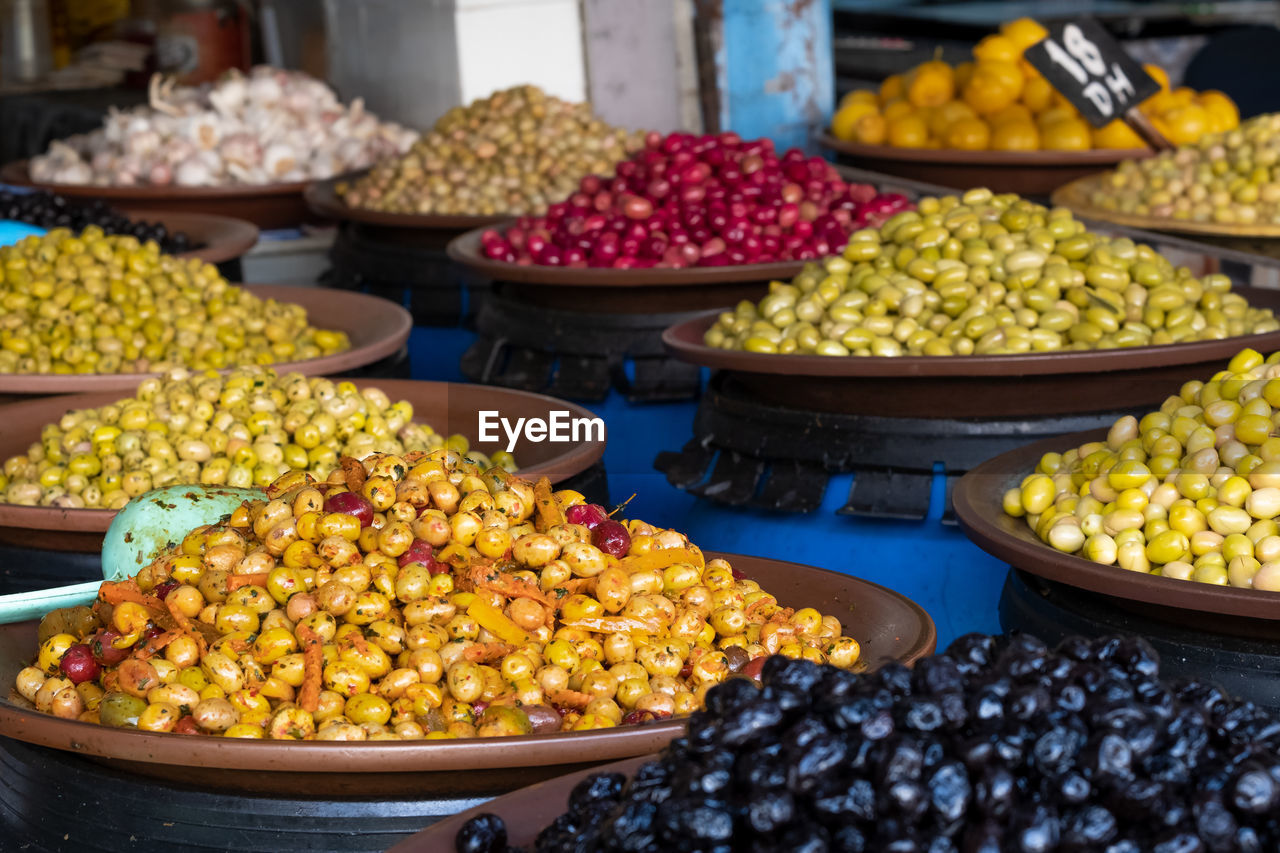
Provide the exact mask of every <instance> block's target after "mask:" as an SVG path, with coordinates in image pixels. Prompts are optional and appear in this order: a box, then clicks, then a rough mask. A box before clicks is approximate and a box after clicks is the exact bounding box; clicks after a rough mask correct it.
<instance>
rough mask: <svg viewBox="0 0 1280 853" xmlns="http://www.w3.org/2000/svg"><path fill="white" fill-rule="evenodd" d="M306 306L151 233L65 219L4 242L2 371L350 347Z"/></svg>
mask: <svg viewBox="0 0 1280 853" xmlns="http://www.w3.org/2000/svg"><path fill="white" fill-rule="evenodd" d="M350 346H351V343H350V341H348V340H347V336H346V334H344V333H343V332H335V331H326V330H323V329H316V328H313V327H312V326H310V325H308V324H307V312H306V309H304V308H303V307H302V306H300V305H293V304H290V303H287V302H277V301H276V300H274V299H266V300H264V299H260V298H258V297H257V296H254V295H253V294H252V293H250V292H249V291H247V290H244V289H242V288H239V287H234V286H232V285H230V284H228V283H227V282H226V280H225V279H224V278H223V277H222V276H221V275H219V273H218V270H217V268H216V267H214V266H213V265H212V264H208V263H205V262H204V261H201V260H199V259H196V258H192V259H181V258H176V257H173V256H172V255H166V254H163V253H162V252H161V251H160V247H159V246H158V245H157V244H156V243H154V242H151V241H148V242H146V243H140V242H139V241H138V239H137V238H136V237H131V236H116V235H111V236H108V235H106V234H104V233H103V231H102V229H101V228H98V227H97V226H92V227H90V228H86V229H85V230H84V231H83V232H82V233H81V234H79V235H74V234H72V233H71V232H70V231H68V230H66V229H63V228H59V229H55V230H53V231H50V232H49V233H47V234H45V235H43V236H40V237H27V238H25V239H23V240H21V241H19V242H18V243H15V244H13V245H11V246H4V247H0V373H56V374H71V373H148V372H156V373H159V372H163V371H165V370H169V369H171V368H175V367H190V368H193V369H198V370H204V369H206V368H214V369H219V368H224V367H231V366H234V365H239V364H274V363H277V362H285V361H302V360H305V359H309V358H319V357H320V356H324V355H330V354H332V353H336V352H341V351H343V350H346V349H349V348H350Z"/></svg>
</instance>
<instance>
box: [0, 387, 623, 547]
mask: <svg viewBox="0 0 1280 853" xmlns="http://www.w3.org/2000/svg"><path fill="white" fill-rule="evenodd" d="M354 381H355V384H356V385H357V386H358V387H361V388H381V389H382V390H383V391H385V392H386V394H387V396H388V397H390V398H391V399H392V400H408V401H409V402H410V403H412V404H413V410H414V412H413V419H414V420H415V421H416V422H418V423H423V424H427V425H429V426H430V427H431V428H432V429H434V430H435V431H436V432H437V433H440V434H441V435H445V436H447V435H452V434H453V433H461V434H462V435H465V436H466V437H467V440H468V441H470V442H471V446H472V447H474V448H475V449H476V450H479V451H480V452H482V453H492V452H493V451H495V450H502V449H504V448H505V445H506V441H505V440H503V441H502V442H481V441H479V440H478V439H477V435H478V428H477V418H478V416H477V414H476V413H477V412H479V411H481V410H488V411H497V412H499V413H501V416H502V417H505V418H508V419H513V420H512V422H513V423H514V418H535V417H536V418H542V419H544V420H545V419H547V418H548V417H549V413H550V412H552V411H566V412H568V413H569V415H568V416H569V417H571V418H591V417H595V416H594V415H593V414H592V413H591V412H589V411H587V410H586V409H584V408H582V407H581V406H578V405H575V404H573V403H567V402H565V401H563V400H557V399H555V398H554V397H546V396H543V395H542V394H530V393H528V392H525V391H515V390H511V389H507V388H493V387H489V386H486V385H463V384H459V383H454V382H416V381H414V380H410V379H357V380H354ZM130 393H132V392H128V393H125V394H121V393H118V392H105V393H97V394H74V395H67V396H62V397H41V398H39V399H36V400H29V401H26V402H22V403H14V404H12V405H9V406H5V407H4V419H5V420H4V424H5V425H4V429H3V430H0V461H3V460H5V459H8V458H9V457H10V456H14V455H16V454H19V453H25V452H26V450H27V448H28V447H29V446H30V445H31V444H32V442H37V441H39V440H40V431H41V429H42V428H43V427H44V425H45V424H48V423H52V422H54V421H57V420H58V418H59V417H61V416H62V415H63V414H64V413H65V412H67V411H70V410H72V409H85V408H94V407H97V406H103V405H107V404H109V403H114V402H115V401H116V400H119V399H121V397H124V396H129V394H130ZM499 429H500V428H499ZM604 447H605V443H604V442H603V441H575V442H566V443H552V442H538V443H536V444H535V443H534V442H531V441H529V440H528V439H526V438H524V437H523V436H521V438H520V440H519V442H518V443H517V444H516V449H515V451H514V453H515V457H516V461H517V462H518V463H519V464H520V465H521V466H522V467H521V469H520V474H521V476H524V477H527V478H530V479H534V480H536V479H537V478H538V477H547V478H549V479H550V480H551V481H552V482H553V483H558V482H561V481H563V480H567V479H568V478H570V477H572V476H574V475H575V474H579V473H581V472H583V471H585V470H586V469H588V468H590V467H591V466H592V465H594V464H595V463H596V462H597V461H598V460H599V459H600V457H601V456H603V455H604ZM115 514H116V513H115V511H114V510H109V509H64V508H60V507H43V506H17V505H16V504H7V503H0V528H5V527H10V528H25V529H34V530H62V531H69V532H70V531H74V532H82V533H105V532H106V530H107V527H109V526H110V524H111V519H112V518H114V517H115ZM3 538H4V537H3V536H2V535H0V540H3Z"/></svg>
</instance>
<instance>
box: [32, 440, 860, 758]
mask: <svg viewBox="0 0 1280 853" xmlns="http://www.w3.org/2000/svg"><path fill="white" fill-rule="evenodd" d="M340 463H341V464H340V465H339V467H338V468H337V469H336V470H335V471H334V472H333V473H331V474H330V475H329V476H328V477H327V478H326V479H325V480H323V481H317V480H316V479H315V477H313V476H312V475H311V474H309V473H307V472H304V471H294V472H290V473H288V474H286V475H284V476H283V477H281V478H280V479H278V480H276V481H275V482H274V483H273V484H272V485H271V486H270V487H268V489H267V497H266V498H265V499H264V500H259V501H250V502H246V503H244V504H242V505H241V506H240V508H238V509H237V510H236V511H235V512H233V513H232V514H231V515H229V516H226V517H225V518H223V519H222V520H221V521H220V522H219V523H217V524H213V525H209V526H206V527H202V528H198V529H196V530H193V531H191V532H190V533H188V534H187V535H186V536H184V537H183V538H182V540H181V542H180V544H178V545H177V546H174V547H172V548H170V549H169V550H168V551H167V552H165V553H164V554H162V555H160V556H159V557H158V558H157V559H155V560H154V561H153V562H152V563H151V564H149V565H147V566H146V567H144V568H143V569H142V570H141V571H139V572H138V574H137V575H136V576H135V577H133V578H129V579H128V580H124V581H119V582H106V583H103V584H102V586H101V588H100V591H99V594H98V599H97V601H96V602H95V604H94V606H93V608H92V610H91V611H90V612H89V613H88V615H87V616H86V615H85V614H83V613H81V614H64V615H59V614H51V615H50V616H49V617H47V622H48V624H49V626H50V627H49V629H48V630H46V631H45V632H42V637H43V640H42V643H41V645H40V648H39V649H38V652H37V655H36V657H35V659H34V661H33V664H32V666H29V667H27V668H25V669H23V670H22V671H21V672H20V673H19V674H18V676H17V679H16V683H15V687H16V689H17V692H18V693H19V694H20V695H21V696H23V697H24V698H26V699H27V700H28V701H30V702H32V703H33V704H35V705H36V707H37V708H39V709H40V710H42V711H47V712H49V713H55V714H58V715H60V716H65V717H70V718H75V719H80V720H83V721H87V722H96V723H100V724H103V725H112V726H121V727H132V728H137V729H140V730H144V731H157V732H178V733H193V734H194V733H203V734H209V735H222V736H225V737H243V738H271V739H294V740H416V739H423V738H426V739H443V738H468V737H488V736H503V735H527V734H533V733H543V732H553V731H578V730H587V729H600V728H609V727H613V726H617V725H622V724H627V723H636V722H643V721H648V720H654V719H665V718H668V717H671V716H676V715H685V714H689V713H691V712H693V711H694V710H697V709H699V708H701V707H702V705H703V699H704V697H705V695H706V692H707V690H708V689H710V688H711V687H712V686H713V685H715V684H718V683H720V682H722V681H724V680H725V679H727V678H729V677H731V676H732V675H734V674H735V673H738V672H740V671H744V670H750V669H751V667H752V662H753V661H755V660H758V659H761V658H763V657H765V656H768V655H771V654H782V655H787V656H790V657H794V658H805V659H808V660H813V661H819V662H828V663H832V664H835V665H837V666H840V667H844V668H854V667H856V666H858V665H859V663H860V661H859V656H860V647H859V645H858V642H857V641H856V640H854V639H853V638H851V637H848V636H844V635H843V631H844V628H843V626H842V625H841V624H840V621H839V620H838V619H837V618H836V617H835V616H832V615H823V614H821V613H819V612H818V611H817V610H814V609H813V608H803V609H800V610H794V609H792V608H789V607H782V606H781V605H780V604H779V603H778V602H777V600H776V599H775V598H774V597H773V596H772V595H770V594H769V593H767V592H765V591H764V590H762V589H760V587H759V585H758V584H757V583H755V582H754V581H751V580H748V579H743V578H741V577H740V576H738V575H737V574H736V573H735V572H734V570H733V568H732V567H731V566H730V565H729V564H728V563H727V562H726V561H724V560H721V559H712V560H707V559H705V558H704V556H703V554H702V552H701V551H700V550H699V549H698V548H697V547H696V546H694V545H693V544H691V543H690V542H689V541H688V539H687V538H686V537H685V536H683V535H682V534H680V533H678V532H676V531H674V530H664V529H660V528H655V527H653V526H651V525H649V524H646V523H645V522H643V521H638V520H628V521H622V520H617V519H613V518H610V517H609V513H607V512H606V511H605V510H604V509H603V508H602V507H599V506H596V505H592V504H588V503H586V501H585V499H584V498H583V496H582V495H581V494H578V493H577V492H573V491H568V490H562V491H553V490H552V488H551V485H550V483H549V482H548V481H547V480H546V479H542V480H540V481H538V482H537V483H536V484H535V483H530V482H528V481H527V480H524V479H521V478H519V477H516V476H514V475H512V474H510V473H509V472H507V471H506V470H505V469H503V468H500V467H492V468H489V469H487V470H486V469H483V468H481V467H480V466H479V465H477V464H476V463H475V462H474V461H472V460H470V459H468V458H467V457H465V456H463V455H462V454H461V453H460V452H459V451H458V450H455V449H450V448H446V447H441V448H437V449H434V450H431V451H415V452H410V453H405V454H402V455H401V454H389V453H374V454H372V455H370V456H368V457H367V458H365V459H364V460H363V461H357V460H355V459H352V458H350V457H345V458H343V459H341V460H340ZM68 616H71V618H67V617H68ZM55 629H56V630H55ZM68 690H70V692H68ZM73 712H74V713H73Z"/></svg>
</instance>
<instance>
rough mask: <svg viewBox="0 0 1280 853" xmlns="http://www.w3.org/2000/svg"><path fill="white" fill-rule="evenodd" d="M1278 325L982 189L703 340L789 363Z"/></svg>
mask: <svg viewBox="0 0 1280 853" xmlns="http://www.w3.org/2000/svg"><path fill="white" fill-rule="evenodd" d="M1277 329H1280V322H1277V320H1276V317H1275V316H1274V314H1273V313H1272V312H1271V311H1270V310H1269V309H1262V308H1254V307H1251V306H1250V305H1249V304H1248V303H1247V302H1246V301H1245V299H1244V298H1243V297H1241V296H1240V295H1239V294H1235V293H1232V292H1231V280H1230V279H1229V278H1227V277H1226V276H1224V275H1207V276H1204V277H1203V278H1200V279H1197V278H1194V277H1193V276H1192V275H1191V273H1190V271H1189V270H1187V269H1186V268H1185V267H1178V268H1175V267H1174V266H1173V264H1171V263H1170V262H1169V261H1168V260H1166V259H1165V258H1164V257H1163V256H1161V255H1159V254H1157V253H1156V251H1155V250H1154V249H1152V248H1151V247H1150V246H1146V245H1141V244H1135V243H1134V242H1133V241H1132V240H1129V239H1128V238H1118V239H1112V238H1109V237H1104V236H1102V235H1100V234H1095V233H1092V232H1090V231H1088V230H1086V229H1085V226H1084V223H1082V222H1079V221H1077V220H1076V219H1074V218H1073V217H1072V216H1071V214H1070V212H1068V211H1066V210H1064V209H1061V208H1055V209H1052V210H1050V209H1048V208H1045V207H1043V206H1041V205H1038V204H1035V203H1034V202H1031V201H1027V200H1026V199H1022V198H1019V197H1018V196H1016V195H993V194H992V193H991V191H990V190H986V189H976V190H969V191H968V192H966V193H965V194H964V195H963V196H943V197H941V198H933V197H926V198H922V199H921V200H920V202H919V204H918V206H917V210H915V211H905V212H902V213H899V214H897V215H895V216H894V217H893V218H891V219H889V220H888V221H887V222H885V223H884V225H882V226H881V227H880V228H866V229H863V230H861V231H857V232H855V233H854V234H853V235H852V237H850V239H849V244H848V246H846V247H845V250H844V253H843V254H842V255H838V256H835V257H831V258H827V259H826V260H824V261H822V262H821V263H815V264H809V265H807V266H806V268H805V270H804V271H803V272H801V273H800V274H799V275H797V276H796V277H795V279H794V280H793V281H792V282H791V283H789V284H784V283H782V282H773V283H771V284H770V285H769V295H768V296H766V297H765V298H764V299H762V300H761V301H760V302H759V304H752V303H750V302H746V301H744V302H742V303H740V304H739V305H738V307H737V308H736V309H735V310H733V311H726V312H724V313H723V314H721V315H720V317H719V318H718V319H717V321H716V323H715V324H714V325H713V326H712V327H711V328H710V329H708V330H707V332H706V335H705V341H706V343H707V344H708V345H709V346H713V347H719V348H722V349H738V350H747V351H749V352H757V353H780V354H784V355H785V354H793V353H794V354H799V355H828V356H847V355H855V356H867V355H876V356H902V355H932V356H947V355H1003V354H1008V353H1025V352H1053V351H1058V350H1089V349H1114V348H1117V347H1134V346H1147V345H1158V344H1173V343H1180V342H1184V341H1201V340H1212V339H1221V338H1228V337H1237V336H1240V335H1247V334H1256V333H1262V332H1272V331H1276V330H1277Z"/></svg>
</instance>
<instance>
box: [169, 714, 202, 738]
mask: <svg viewBox="0 0 1280 853" xmlns="http://www.w3.org/2000/svg"><path fill="white" fill-rule="evenodd" d="M173 733H174V734H175V735H198V734H200V727H199V726H198V725H196V721H195V718H194V717H192V716H191V715H190V714H187V715H186V716H185V717H181V718H180V719H179V720H178V722H177V723H176V724H175V725H174V727H173Z"/></svg>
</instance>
